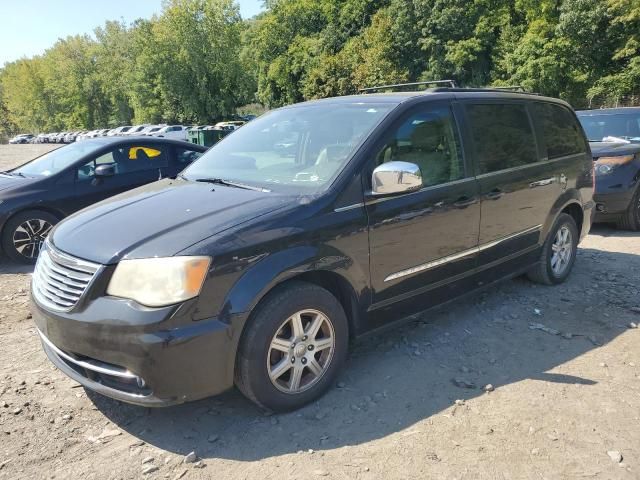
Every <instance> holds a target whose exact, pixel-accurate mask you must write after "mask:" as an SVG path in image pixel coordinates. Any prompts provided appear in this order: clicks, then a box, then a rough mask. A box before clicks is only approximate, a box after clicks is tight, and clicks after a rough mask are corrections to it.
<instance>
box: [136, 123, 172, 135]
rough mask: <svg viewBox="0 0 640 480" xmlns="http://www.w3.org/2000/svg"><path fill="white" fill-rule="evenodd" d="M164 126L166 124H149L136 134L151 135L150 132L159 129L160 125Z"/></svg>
mask: <svg viewBox="0 0 640 480" xmlns="http://www.w3.org/2000/svg"><path fill="white" fill-rule="evenodd" d="M165 126H166V125H149V126H148V127H147V128H145V129H144V130H142V131H141V132H140V133H139V134H138V135H141V136H147V135H151V134H152V133H155V132H157V131H158V130H160V129H161V128H162V127H165Z"/></svg>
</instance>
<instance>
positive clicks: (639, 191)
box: [576, 107, 640, 231]
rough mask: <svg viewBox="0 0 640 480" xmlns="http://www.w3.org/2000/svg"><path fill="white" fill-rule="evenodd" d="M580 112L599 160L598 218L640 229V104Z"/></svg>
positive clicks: (619, 225)
mask: <svg viewBox="0 0 640 480" xmlns="http://www.w3.org/2000/svg"><path fill="white" fill-rule="evenodd" d="M576 113H577V114H578V119H579V120H580V122H581V123H582V126H583V128H584V130H585V132H586V134H587V137H588V138H589V142H590V144H591V151H592V153H593V160H594V161H595V175H596V191H595V195H594V200H595V202H596V215H595V217H594V220H595V221H596V222H607V223H615V224H616V225H617V226H618V228H622V229H625V230H636V231H637V230H640V107H625V108H602V109H599V110H584V111H581V112H576Z"/></svg>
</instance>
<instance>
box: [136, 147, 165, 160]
mask: <svg viewBox="0 0 640 480" xmlns="http://www.w3.org/2000/svg"><path fill="white" fill-rule="evenodd" d="M139 152H142V155H140V154H139ZM144 155H146V156H147V157H148V158H155V157H159V156H160V155H162V152H161V151H160V150H156V149H155V148H149V147H131V148H130V149H129V160H137V159H138V158H141V157H142V156H144Z"/></svg>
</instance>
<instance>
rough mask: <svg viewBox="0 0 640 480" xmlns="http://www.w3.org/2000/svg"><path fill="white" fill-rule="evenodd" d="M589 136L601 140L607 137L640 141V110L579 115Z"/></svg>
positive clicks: (593, 139) (594, 139) (596, 140)
mask: <svg viewBox="0 0 640 480" xmlns="http://www.w3.org/2000/svg"><path fill="white" fill-rule="evenodd" d="M578 119H579V120H580V123H582V128H584V131H585V133H586V134H587V138H588V139H589V140H591V141H594V142H601V141H603V139H604V138H605V137H618V138H624V139H625V140H632V141H634V142H638V141H640V112H636V113H633V112H631V113H594V114H589V115H581V116H579V117H578Z"/></svg>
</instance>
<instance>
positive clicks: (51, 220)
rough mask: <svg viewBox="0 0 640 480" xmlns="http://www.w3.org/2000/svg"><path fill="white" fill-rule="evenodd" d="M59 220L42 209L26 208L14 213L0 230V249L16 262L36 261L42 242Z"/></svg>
mask: <svg viewBox="0 0 640 480" xmlns="http://www.w3.org/2000/svg"><path fill="white" fill-rule="evenodd" d="M59 221H60V219H59V218H58V217H56V216H55V215H52V214H51V213H49V212H45V211H43V210H26V211H24V212H20V213H18V214H16V215H14V216H13V217H11V218H10V219H9V221H8V222H7V223H6V224H5V226H4V230H3V231H2V250H3V251H4V252H5V253H6V254H7V256H8V257H9V258H11V259H12V260H14V261H16V262H19V263H25V264H34V263H36V260H37V259H38V255H39V253H40V246H41V245H42V242H44V239H45V238H46V237H47V235H48V234H49V231H50V230H51V228H53V226H54V225H55V224H56V223H58V222H59Z"/></svg>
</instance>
